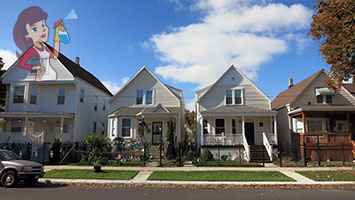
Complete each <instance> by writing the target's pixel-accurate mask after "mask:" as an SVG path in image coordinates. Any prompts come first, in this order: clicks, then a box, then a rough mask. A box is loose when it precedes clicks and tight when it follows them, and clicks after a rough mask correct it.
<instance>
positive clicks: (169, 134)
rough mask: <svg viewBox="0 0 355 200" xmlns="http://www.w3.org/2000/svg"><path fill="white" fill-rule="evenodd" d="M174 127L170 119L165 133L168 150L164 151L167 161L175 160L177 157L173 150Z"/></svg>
mask: <svg viewBox="0 0 355 200" xmlns="http://www.w3.org/2000/svg"><path fill="white" fill-rule="evenodd" d="M174 132H175V126H174V121H173V119H170V120H169V122H168V132H167V136H166V137H167V141H168V142H169V144H168V148H167V150H166V157H167V159H169V160H172V159H175V158H176V156H177V153H176V149H175V138H174Z"/></svg>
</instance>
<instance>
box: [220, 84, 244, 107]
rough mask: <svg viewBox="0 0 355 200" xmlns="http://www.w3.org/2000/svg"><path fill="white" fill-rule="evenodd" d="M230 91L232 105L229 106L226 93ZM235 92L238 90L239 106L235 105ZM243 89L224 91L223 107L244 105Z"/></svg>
mask: <svg viewBox="0 0 355 200" xmlns="http://www.w3.org/2000/svg"><path fill="white" fill-rule="evenodd" d="M228 90H231V91H232V103H231V104H227V91H228ZM235 90H240V94H241V103H240V104H236V103H235ZM244 103H245V102H244V88H239V87H236V88H228V89H225V91H224V105H244Z"/></svg>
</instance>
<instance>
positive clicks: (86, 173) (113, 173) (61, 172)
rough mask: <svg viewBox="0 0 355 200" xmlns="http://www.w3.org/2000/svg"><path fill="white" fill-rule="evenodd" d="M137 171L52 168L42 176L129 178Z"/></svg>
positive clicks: (105, 178)
mask: <svg viewBox="0 0 355 200" xmlns="http://www.w3.org/2000/svg"><path fill="white" fill-rule="evenodd" d="M137 173H138V171H118V170H104V172H102V173H94V170H93V169H92V170H86V169H85V170H83V169H54V170H51V171H48V172H46V175H45V176H44V178H59V179H104V180H130V179H132V178H133V177H135V176H136V175H137Z"/></svg>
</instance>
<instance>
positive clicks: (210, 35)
mask: <svg viewBox="0 0 355 200" xmlns="http://www.w3.org/2000/svg"><path fill="white" fill-rule="evenodd" d="M315 3H316V0H283V1H278V0H249V1H245V0H129V1H128V0H100V1H94V0H90V1H87V0H63V1H60V0H58V1H48V0H1V8H2V9H1V12H0V27H2V28H1V31H0V57H2V58H3V59H4V61H5V64H6V65H5V68H8V67H10V66H11V64H12V63H13V62H14V61H16V51H18V52H21V51H20V50H19V48H18V47H17V46H16V44H15V42H14V41H13V35H12V34H13V26H14V24H15V22H16V20H17V17H18V15H19V14H20V13H21V11H22V10H24V9H26V8H27V7H30V6H39V7H41V8H42V9H43V10H44V11H45V12H47V13H48V18H47V24H48V26H49V27H50V36H49V38H50V39H49V42H48V43H49V44H50V45H53V38H54V29H53V24H54V23H55V22H56V21H57V20H59V19H63V18H64V17H65V16H66V15H67V14H68V13H69V12H70V11H71V10H72V9H74V10H75V12H76V14H77V17H78V18H77V19H73V20H64V25H65V27H66V29H67V31H68V33H69V35H70V38H71V42H70V43H69V44H62V45H61V53H62V54H64V55H66V56H67V57H68V58H70V59H72V60H73V61H75V57H80V65H81V66H82V67H84V68H85V69H86V70H87V71H89V72H91V73H92V74H94V75H95V76H96V77H97V78H99V79H100V80H101V81H102V82H103V83H104V84H105V85H106V86H107V87H108V89H109V90H110V91H111V92H112V93H113V94H114V93H116V92H117V91H118V90H119V89H120V88H121V87H122V85H124V83H125V82H126V81H127V80H129V78H131V77H132V76H134V74H135V73H136V72H137V71H138V70H139V69H140V68H141V67H142V66H146V67H148V68H149V69H150V70H151V71H152V72H153V73H154V74H155V75H156V76H157V77H158V78H159V79H160V80H161V81H162V82H164V83H166V84H168V85H171V86H173V87H176V88H179V89H181V90H183V92H184V97H185V104H186V107H187V108H188V109H193V100H194V94H195V92H196V91H197V90H199V89H201V88H203V87H205V86H208V85H210V84H213V83H214V82H215V81H216V80H217V79H218V78H219V77H220V76H221V75H222V74H223V73H224V72H225V71H226V70H227V69H228V68H229V67H230V66H231V65H232V64H233V65H234V66H236V67H238V68H239V69H241V70H242V71H243V72H244V73H245V74H246V75H247V76H248V77H249V78H250V79H251V80H252V81H253V82H254V83H255V84H256V85H257V86H258V87H259V88H260V89H261V90H262V91H263V92H264V93H265V94H266V95H267V96H268V97H269V98H270V99H271V100H272V99H273V98H274V97H276V96H277V95H278V94H279V93H280V92H282V91H284V90H285V89H287V88H288V79H289V78H291V77H292V78H293V80H294V83H297V82H299V81H301V80H303V79H305V78H307V77H308V76H310V75H312V74H313V73H315V72H317V71H319V70H320V69H322V68H324V69H326V70H327V71H329V66H328V65H327V64H326V63H325V61H324V60H323V59H322V56H321V55H319V52H318V49H319V46H318V43H317V42H316V41H313V40H312V38H311V36H307V33H308V32H309V29H310V23H311V22H312V15H313V14H314V13H315V12H316V10H315V8H314V4H315Z"/></svg>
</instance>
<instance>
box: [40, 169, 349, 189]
mask: <svg viewBox="0 0 355 200" xmlns="http://www.w3.org/2000/svg"><path fill="white" fill-rule="evenodd" d="M53 169H93V167H92V166H66V165H60V166H45V171H50V170H53ZM102 170H134V171H139V173H138V174H137V175H136V176H135V177H134V178H133V179H131V180H93V179H48V178H42V179H40V180H39V182H42V183H53V184H58V183H86V184H143V185H225V186H227V185H236V186H242V185H355V181H334V182H326V181H314V180H311V179H309V178H307V177H305V176H302V175H300V174H298V173H296V171H323V170H352V168H351V167H317V168H299V167H288V168H281V167H277V166H267V167H265V168H263V167H102ZM154 171H278V172H281V173H283V174H284V175H286V176H288V177H291V178H293V179H294V180H295V182H276V181H275V182H265V181H260V182H254V181H250V182H230V181H223V182H219V181H149V180H147V179H148V177H149V176H150V175H151V173H153V172H154Z"/></svg>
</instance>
